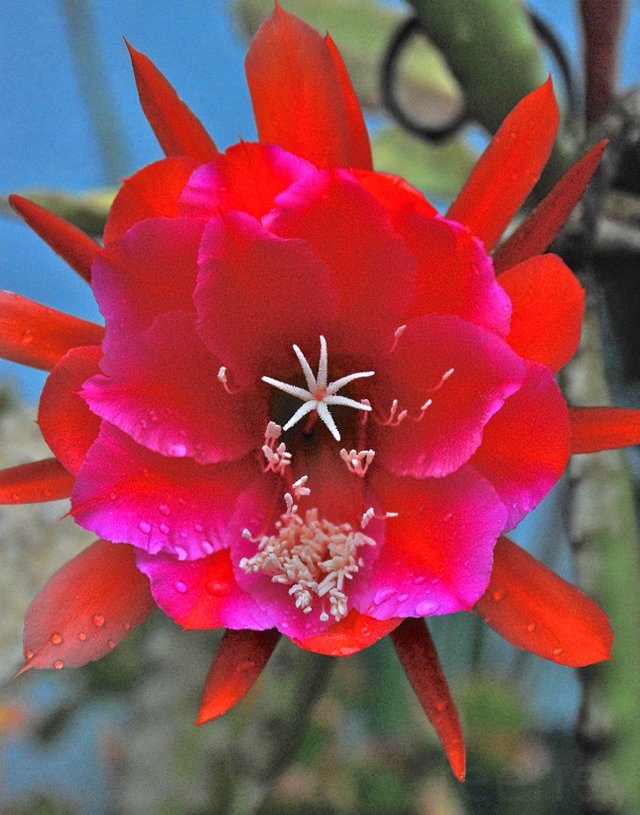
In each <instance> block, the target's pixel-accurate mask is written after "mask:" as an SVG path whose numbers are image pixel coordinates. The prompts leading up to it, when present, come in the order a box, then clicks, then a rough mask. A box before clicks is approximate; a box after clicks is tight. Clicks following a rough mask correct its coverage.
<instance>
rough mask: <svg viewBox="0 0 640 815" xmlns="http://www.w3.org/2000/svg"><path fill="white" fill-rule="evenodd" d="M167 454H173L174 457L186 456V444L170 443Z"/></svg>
mask: <svg viewBox="0 0 640 815" xmlns="http://www.w3.org/2000/svg"><path fill="white" fill-rule="evenodd" d="M167 455H169V456H173V457H174V458H184V457H185V456H186V455H187V446H186V444H180V443H176V444H170V445H169V447H168V448H167Z"/></svg>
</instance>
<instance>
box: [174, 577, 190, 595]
mask: <svg viewBox="0 0 640 815" xmlns="http://www.w3.org/2000/svg"><path fill="white" fill-rule="evenodd" d="M174 585H175V589H176V591H177V592H180V594H185V593H186V591H187V584H186V583H183V581H182V580H176V582H175V584H174Z"/></svg>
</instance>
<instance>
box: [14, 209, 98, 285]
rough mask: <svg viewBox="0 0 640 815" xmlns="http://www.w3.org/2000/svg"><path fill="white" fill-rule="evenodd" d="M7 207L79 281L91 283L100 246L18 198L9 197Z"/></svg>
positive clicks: (62, 221) (47, 212) (44, 211)
mask: <svg viewBox="0 0 640 815" xmlns="http://www.w3.org/2000/svg"><path fill="white" fill-rule="evenodd" d="M9 203H10V204H11V206H12V207H13V209H15V211H16V212H17V213H18V214H19V215H21V216H22V218H23V220H24V221H25V223H26V224H27V225H28V226H30V227H31V229H33V231H34V232H35V233H36V235H38V236H39V237H41V238H42V240H43V241H45V242H46V243H48V244H49V246H50V247H51V248H52V249H53V251H54V252H55V253H56V254H57V255H60V257H61V258H62V259H63V260H64V261H65V262H66V263H68V264H69V266H71V268H72V269H74V270H75V271H76V272H77V273H78V274H79V275H80V277H83V278H84V279H85V280H86V281H87V282H88V281H90V280H91V264H92V263H93V261H94V260H95V258H96V257H97V255H99V254H100V246H99V245H98V244H97V243H96V242H95V241H94V240H93V239H92V238H90V237H89V236H88V235H87V234H85V233H84V232H83V231H82V230H81V229H78V227H77V226H73V225H72V224H70V223H67V221H65V220H63V219H62V218H59V217H58V216H57V215H54V214H53V212H49V211H48V210H47V209H45V208H44V207H41V206H39V204H35V203H34V202H33V201H29V200H28V199H27V198H23V197H22V196H20V195H10V196H9Z"/></svg>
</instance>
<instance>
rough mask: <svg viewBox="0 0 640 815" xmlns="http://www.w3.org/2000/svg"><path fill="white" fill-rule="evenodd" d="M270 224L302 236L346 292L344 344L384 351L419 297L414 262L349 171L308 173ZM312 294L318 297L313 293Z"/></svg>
mask: <svg viewBox="0 0 640 815" xmlns="http://www.w3.org/2000/svg"><path fill="white" fill-rule="evenodd" d="M276 203H277V208H276V209H275V210H274V212H273V213H272V214H271V215H268V216H267V217H266V218H264V223H265V224H266V225H267V226H268V228H269V229H271V230H272V231H273V232H274V233H276V234H277V235H281V236H282V237H287V238H303V239H304V240H305V241H308V242H309V243H310V244H311V246H312V248H313V251H314V252H315V254H316V255H317V256H318V257H319V258H320V259H321V260H322V261H323V262H324V263H325V264H326V265H327V267H328V269H329V272H330V277H331V282H332V284H333V285H334V286H335V288H336V289H337V290H338V292H339V295H340V303H339V319H340V322H341V325H340V326H339V329H338V330H339V333H338V339H339V343H338V344H339V347H340V348H341V349H343V350H348V351H349V352H350V353H353V354H371V353H376V351H386V350H387V349H388V348H389V347H390V346H391V343H392V340H393V332H394V331H395V329H396V328H397V327H398V326H399V325H400V323H401V322H402V319H401V318H402V315H403V314H404V312H405V309H406V307H407V305H408V304H409V303H410V302H411V300H412V299H413V297H414V295H415V261H414V259H413V258H412V256H411V254H410V253H409V251H408V250H407V248H406V246H405V245H404V242H403V241H402V240H401V239H400V238H399V237H398V236H397V235H396V233H395V231H394V230H393V228H392V226H391V223H390V221H389V217H388V216H387V213H386V212H385V211H384V209H383V207H382V206H381V205H380V203H379V202H378V201H377V200H376V199H375V197H374V196H373V195H371V193H369V192H368V191H367V190H366V189H365V188H364V187H363V186H362V185H361V184H360V183H358V181H356V179H355V178H354V177H353V175H352V174H350V173H348V172H346V171H343V170H334V171H322V170H318V171H316V172H313V173H309V174H308V175H307V176H306V177H305V178H303V179H302V181H299V182H298V183H297V184H294V185H293V186H291V187H290V188H289V189H288V190H286V191H285V192H283V193H282V194H281V195H279V196H278V198H277V202H276ZM309 291H310V294H309V296H308V299H309V300H310V301H311V300H313V302H315V300H316V297H319V296H320V295H319V294H318V295H316V293H315V291H314V292H313V295H312V296H311V290H309Z"/></svg>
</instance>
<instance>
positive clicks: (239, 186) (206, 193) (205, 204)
mask: <svg viewBox="0 0 640 815" xmlns="http://www.w3.org/2000/svg"><path fill="white" fill-rule="evenodd" d="M312 169H314V167H313V164H310V163H309V162H308V161H305V160H304V159H301V158H298V157H297V156H294V155H293V154H292V153H287V151H286V150H283V149H282V148H281V147H278V146H277V145H274V144H255V143H252V142H240V144H236V145H233V146H232V147H230V148H229V149H228V150H227V151H226V153H224V154H223V155H220V156H219V157H218V158H217V159H215V160H214V161H211V162H209V163H208V164H203V165H202V166H201V167H199V168H198V169H197V170H196V171H195V172H194V173H193V175H192V176H191V178H190V179H189V182H188V184H187V185H186V187H185V188H184V190H183V192H182V195H181V196H180V212H181V214H182V215H185V216H189V217H192V218H210V217H211V216H212V215H217V214H218V213H220V212H224V211H225V210H229V209H236V210H239V211H241V212H246V213H247V214H248V215H253V216H254V217H256V218H261V217H262V216H263V215H265V214H266V213H267V212H269V210H270V209H272V208H273V205H274V203H273V202H274V198H275V197H276V195H278V193H280V192H282V191H283V190H285V189H286V188H287V187H288V186H290V185H291V184H292V183H293V182H294V181H297V180H298V179H299V178H301V177H302V176H303V175H305V174H306V173H307V172H309V171H310V170H312Z"/></svg>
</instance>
